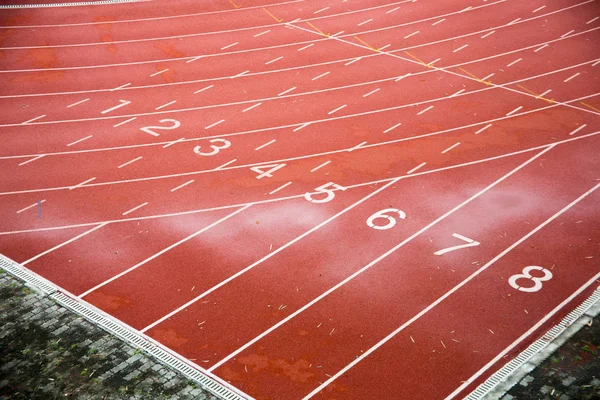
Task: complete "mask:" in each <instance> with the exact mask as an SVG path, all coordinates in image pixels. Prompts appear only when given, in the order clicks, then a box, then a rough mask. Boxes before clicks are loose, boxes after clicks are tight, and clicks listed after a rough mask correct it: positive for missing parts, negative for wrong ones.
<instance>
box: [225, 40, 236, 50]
mask: <svg viewBox="0 0 600 400" xmlns="http://www.w3.org/2000/svg"><path fill="white" fill-rule="evenodd" d="M238 43H239V42H235V43H231V44H228V45H227V46H225V47H221V50H226V49H228V48H230V47H233V46H235V45H236V44H238Z"/></svg>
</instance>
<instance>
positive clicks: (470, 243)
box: [433, 233, 481, 256]
mask: <svg viewBox="0 0 600 400" xmlns="http://www.w3.org/2000/svg"><path fill="white" fill-rule="evenodd" d="M452 236H453V237H455V238H457V239H460V240H462V241H463V242H466V243H465V244H459V245H458V246H452V247H447V248H445V249H442V250H438V251H436V252H435V253H433V254H435V255H436V256H441V255H443V254H446V253H449V252H451V251H454V250H459V249H464V248H466V247H475V246H479V245H480V244H481V243H479V242H476V241H475V240H473V239H469V238H468V237H466V236H463V235H459V234H458V233H453V234H452Z"/></svg>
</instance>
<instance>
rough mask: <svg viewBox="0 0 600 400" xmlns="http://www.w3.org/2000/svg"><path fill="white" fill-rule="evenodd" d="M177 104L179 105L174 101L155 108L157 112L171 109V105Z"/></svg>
mask: <svg viewBox="0 0 600 400" xmlns="http://www.w3.org/2000/svg"><path fill="white" fill-rule="evenodd" d="M175 103H177V100H173V101H170V102H168V103H166V104H163V105H162V106H158V107H156V108H155V110H160V109H161V108H165V107H169V106H170V105H171V104H175Z"/></svg>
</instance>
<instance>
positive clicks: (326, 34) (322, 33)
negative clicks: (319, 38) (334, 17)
mask: <svg viewBox="0 0 600 400" xmlns="http://www.w3.org/2000/svg"><path fill="white" fill-rule="evenodd" d="M306 25H308V26H310V27H311V28H313V29H314V30H316V31H317V32H319V33H320V34H321V35H323V36H327V37H329V35H330V34H329V33H325V32H323V31H322V30H320V29H319V28H317V27H316V26H314V25H313V24H311V23H310V22H307V23H306Z"/></svg>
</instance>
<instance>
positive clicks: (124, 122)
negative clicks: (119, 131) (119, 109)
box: [113, 117, 137, 128]
mask: <svg viewBox="0 0 600 400" xmlns="http://www.w3.org/2000/svg"><path fill="white" fill-rule="evenodd" d="M134 119H137V117H132V118H129V119H126V120H125V121H121V122H119V123H118V124H116V125H113V128H117V127H119V126H121V125H125V124H126V123H128V122H131V121H133V120H134Z"/></svg>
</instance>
